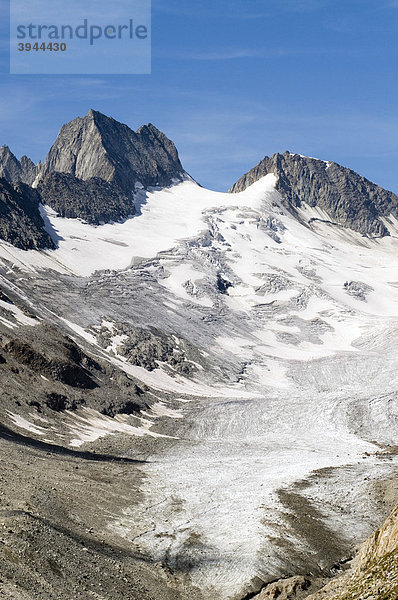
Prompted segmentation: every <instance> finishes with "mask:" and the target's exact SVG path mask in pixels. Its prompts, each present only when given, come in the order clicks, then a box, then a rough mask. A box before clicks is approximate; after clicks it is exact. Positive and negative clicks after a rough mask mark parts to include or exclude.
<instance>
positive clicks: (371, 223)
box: [229, 152, 398, 237]
mask: <svg viewBox="0 0 398 600" xmlns="http://www.w3.org/2000/svg"><path fill="white" fill-rule="evenodd" d="M269 173H274V174H275V175H276V176H277V177H278V181H277V186H276V187H277V190H278V191H279V192H280V193H281V194H282V196H283V198H284V201H285V204H286V206H287V207H288V208H289V209H291V210H292V211H293V212H294V209H295V208H298V207H301V206H302V204H303V203H304V202H305V203H306V204H308V205H310V206H312V207H315V206H317V207H319V208H320V209H323V210H324V211H326V212H327V214H328V215H329V216H330V218H331V220H332V221H334V222H337V223H338V224H339V225H342V226H344V227H350V228H351V229H353V230H354V231H357V232H359V233H362V234H363V235H366V236H370V237H378V236H386V235H389V231H388V229H387V227H386V225H385V224H384V223H383V222H382V220H381V218H382V217H388V216H389V215H391V214H392V215H394V216H396V215H398V196H396V195H395V194H394V193H393V192H389V191H387V190H384V189H383V188H381V187H380V186H378V185H376V184H375V183H372V182H371V181H369V180H368V179H365V177H362V176H361V175H358V174H357V173H355V172H354V171H352V170H351V169H348V168H346V167H342V166H340V165H338V164H337V163H334V162H325V161H323V160H317V159H314V158H307V157H304V156H301V155H299V154H291V153H290V152H285V153H284V154H274V155H273V156H271V157H268V156H266V157H265V158H264V160H262V161H261V162H260V163H259V164H258V165H257V166H256V167H254V168H253V169H252V170H251V171H249V172H248V173H246V174H245V175H243V177H241V179H239V181H237V182H236V183H235V184H234V185H233V186H232V188H231V189H230V190H229V191H230V192H232V193H236V192H241V191H243V190H245V189H246V188H247V187H248V186H250V185H252V184H253V183H255V182H256V181H258V180H259V179H260V178H261V177H264V176H265V175H267V174H269Z"/></svg>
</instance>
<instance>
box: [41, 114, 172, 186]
mask: <svg viewBox="0 0 398 600" xmlns="http://www.w3.org/2000/svg"><path fill="white" fill-rule="evenodd" d="M54 171H57V172H61V173H69V174H71V175H74V176H75V177H77V178H79V179H83V180H84V181H86V180H88V179H90V178H92V177H99V178H101V179H104V180H105V181H108V182H109V183H114V184H116V185H118V186H119V188H120V189H121V190H123V191H124V192H125V193H126V194H131V193H132V192H133V191H134V186H135V184H136V183H137V182H140V183H142V185H144V187H147V186H155V185H161V186H165V185H170V184H171V183H172V181H173V179H181V176H182V174H183V173H184V169H183V167H182V165H181V162H180V160H179V157H178V153H177V150H176V148H175V146H174V144H173V142H171V141H170V140H169V139H168V138H167V137H166V136H165V135H164V134H163V133H162V132H161V131H159V130H158V129H157V128H156V127H155V126H154V125H152V124H151V123H149V124H148V125H144V126H142V127H140V128H139V129H138V131H137V132H135V131H133V130H132V129H130V127H128V126H127V125H125V124H123V123H120V122H119V121H116V120H115V119H113V118H112V117H107V116H106V115H104V114H102V113H100V112H98V111H95V110H92V109H91V110H90V111H89V112H88V114H87V115H86V116H85V117H77V118H76V119H74V120H73V121H71V122H70V123H67V124H66V125H64V126H63V127H62V128H61V131H60V132H59V135H58V137H57V139H56V141H55V143H54V145H53V146H52V148H51V150H50V152H49V153H48V155H47V158H46V160H45V162H44V164H43V168H42V171H41V174H40V177H41V178H42V177H45V176H46V175H47V174H49V173H52V172H54Z"/></svg>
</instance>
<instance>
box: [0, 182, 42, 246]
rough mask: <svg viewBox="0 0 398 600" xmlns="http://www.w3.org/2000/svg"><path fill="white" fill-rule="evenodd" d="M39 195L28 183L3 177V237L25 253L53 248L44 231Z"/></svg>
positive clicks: (0, 207)
mask: <svg viewBox="0 0 398 600" xmlns="http://www.w3.org/2000/svg"><path fill="white" fill-rule="evenodd" d="M39 205H40V196H39V194H38V192H37V191H36V190H34V189H33V188H31V187H29V186H28V185H27V184H25V183H22V182H19V183H16V184H15V185H14V186H12V185H11V184H10V183H8V181H6V180H5V179H3V178H0V238H1V239H3V240H5V241H6V242H9V243H10V244H13V245H14V246H16V247H17V248H22V249H23V250H31V249H41V248H54V242H53V241H52V239H51V237H50V236H49V234H48V233H47V232H46V231H45V230H44V221H43V219H42V217H41V215H40V211H39Z"/></svg>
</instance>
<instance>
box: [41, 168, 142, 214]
mask: <svg viewBox="0 0 398 600" xmlns="http://www.w3.org/2000/svg"><path fill="white" fill-rule="evenodd" d="M38 189H39V191H40V195H41V199H42V202H43V204H48V205H49V206H51V207H52V208H53V209H54V210H55V211H56V212H57V213H58V214H59V215H60V216H61V217H67V218H68V219H75V218H80V219H84V220H85V221H87V222H88V223H92V224H95V225H99V224H100V223H109V222H110V221H119V220H121V219H126V218H127V217H129V216H131V215H132V214H133V213H134V212H135V209H134V206H133V205H132V203H131V199H130V198H129V197H128V196H127V195H126V194H125V193H124V192H123V191H122V190H121V189H120V188H119V187H118V186H117V185H112V184H110V183H108V182H107V181H105V180H104V179H100V178H98V177H93V178H91V179H87V181H83V180H82V179H78V178H77V177H75V176H74V175H70V174H68V173H49V174H48V175H46V177H45V178H44V180H43V181H42V182H41V183H40V185H39V188H38Z"/></svg>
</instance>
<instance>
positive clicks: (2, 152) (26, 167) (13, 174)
mask: <svg viewBox="0 0 398 600" xmlns="http://www.w3.org/2000/svg"><path fill="white" fill-rule="evenodd" d="M36 174H37V167H36V165H35V164H34V163H33V162H32V161H31V160H30V158H28V157H27V156H23V157H22V158H21V160H20V161H19V160H18V159H17V157H16V156H15V155H14V154H13V153H12V152H11V150H10V148H9V147H8V146H0V177H3V178H4V179H6V180H7V181H8V182H10V183H17V181H22V182H23V183H27V184H28V185H32V183H33V182H34V180H35V177H36Z"/></svg>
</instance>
